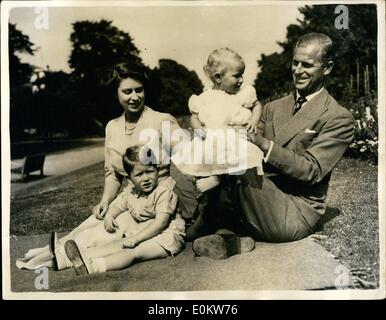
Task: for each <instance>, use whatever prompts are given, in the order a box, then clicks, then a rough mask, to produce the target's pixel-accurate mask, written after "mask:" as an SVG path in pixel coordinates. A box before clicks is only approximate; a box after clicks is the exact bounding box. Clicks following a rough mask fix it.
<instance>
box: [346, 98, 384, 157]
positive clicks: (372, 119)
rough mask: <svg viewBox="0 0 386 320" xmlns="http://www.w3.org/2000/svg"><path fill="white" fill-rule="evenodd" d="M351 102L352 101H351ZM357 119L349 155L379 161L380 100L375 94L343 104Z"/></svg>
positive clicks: (352, 99)
mask: <svg viewBox="0 0 386 320" xmlns="http://www.w3.org/2000/svg"><path fill="white" fill-rule="evenodd" d="M349 100H351V101H349ZM343 104H344V105H346V106H347V107H348V108H349V110H350V111H351V112H352V114H353V116H354V118H355V136H354V140H353V142H352V143H351V144H350V146H349V149H348V151H347V155H348V156H350V157H354V158H359V159H362V160H370V161H372V162H373V163H377V161H378V100H377V98H376V95H375V94H372V95H369V96H368V97H360V98H357V99H355V100H354V98H349V99H348V100H346V101H345V102H343Z"/></svg>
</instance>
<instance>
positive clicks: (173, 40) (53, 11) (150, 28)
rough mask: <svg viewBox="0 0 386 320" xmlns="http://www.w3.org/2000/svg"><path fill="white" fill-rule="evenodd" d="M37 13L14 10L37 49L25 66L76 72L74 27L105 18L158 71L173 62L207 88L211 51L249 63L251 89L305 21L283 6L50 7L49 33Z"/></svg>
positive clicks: (32, 9) (247, 73) (148, 4)
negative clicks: (263, 62) (262, 63)
mask: <svg viewBox="0 0 386 320" xmlns="http://www.w3.org/2000/svg"><path fill="white" fill-rule="evenodd" d="M35 10H36V8H35V7H28V8H26V7H23V8H12V9H11V11H10V15H9V17H10V19H9V20H10V22H11V23H15V24H16V26H17V28H18V29H19V30H21V31H22V32H23V33H24V34H26V35H28V36H29V38H30V41H31V42H32V43H34V44H35V45H36V47H38V50H37V51H36V52H35V54H34V56H28V55H22V56H21V58H22V60H23V61H24V62H28V63H31V64H33V65H35V66H38V67H45V66H46V65H48V66H49V67H50V69H51V70H55V71H57V70H63V71H66V72H69V71H71V69H70V67H69V65H68V59H69V56H70V53H71V42H70V40H69V39H70V34H71V32H72V23H74V22H76V21H82V20H90V21H99V20H101V19H106V20H111V21H112V24H113V25H114V26H116V27H117V28H119V29H121V30H123V31H125V32H128V33H129V34H130V36H131V37H132V38H133V39H134V44H135V45H136V46H137V48H138V49H139V50H140V56H141V58H142V59H143V61H144V62H145V63H146V64H147V65H148V66H150V67H151V68H154V67H155V66H158V60H159V59H173V60H175V61H177V62H178V63H180V64H183V65H184V66H185V67H187V68H188V69H189V70H194V71H196V72H197V74H198V76H199V77H200V79H201V81H202V82H203V83H204V84H205V85H207V84H209V82H208V80H207V78H206V76H205V74H204V72H203V70H202V68H203V65H204V64H205V63H206V60H207V57H208V55H209V54H210V52H212V51H213V50H214V49H216V48H221V47H229V48H231V49H233V50H235V51H237V52H238V53H239V54H240V55H241V56H242V57H243V58H244V60H245V64H246V71H245V74H244V81H245V83H249V84H252V83H253V82H254V80H255V78H256V74H257V72H258V66H257V60H258V59H259V58H260V57H261V54H271V53H273V52H277V51H280V47H279V45H278V44H277V42H278V41H283V40H285V38H286V27H287V25H289V24H291V23H297V21H296V19H297V18H301V14H300V13H299V11H298V9H297V5H293V4H291V3H288V4H283V2H281V4H280V5H272V4H270V5H267V4H264V5H262V4H259V5H257V4H252V5H251V4H248V5H241V4H236V3H230V4H226V5H219V4H217V5H215V4H213V3H212V4H208V3H207V4H206V5H204V4H203V3H200V4H199V5H197V3H193V4H192V3H190V5H186V4H185V5H181V4H179V5H175V4H173V5H161V4H159V3H156V2H146V3H144V2H142V3H139V4H138V2H137V5H136V6H133V5H129V6H122V4H119V6H112V5H111V4H110V5H108V6H106V5H104V6H98V7H85V6H84V5H83V6H81V7H79V6H78V7H75V6H73V7H48V9H47V10H48V11H47V12H48V15H47V17H48V20H47V21H48V25H47V26H48V28H47V29H44V28H43V29H42V28H36V21H37V19H39V18H40V17H41V11H38V12H35ZM38 10H39V9H38ZM39 21H41V20H39Z"/></svg>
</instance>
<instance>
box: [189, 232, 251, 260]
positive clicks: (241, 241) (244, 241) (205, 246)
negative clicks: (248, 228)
mask: <svg viewBox="0 0 386 320" xmlns="http://www.w3.org/2000/svg"><path fill="white" fill-rule="evenodd" d="M192 247H193V251H194V253H195V254H196V255H198V256H205V257H209V258H212V259H226V258H229V257H231V256H233V255H236V254H240V253H246V252H250V251H252V250H253V249H254V248H255V240H253V239H252V238H251V237H240V236H237V235H235V234H212V235H209V236H205V237H201V238H198V239H196V240H195V241H194V242H193V246H192Z"/></svg>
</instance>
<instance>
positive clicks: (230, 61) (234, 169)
mask: <svg viewBox="0 0 386 320" xmlns="http://www.w3.org/2000/svg"><path fill="white" fill-rule="evenodd" d="M244 70H245V63H244V61H243V59H242V58H241V56H240V55H239V54H237V53H236V52H234V51H232V50H230V49H228V48H222V49H217V50H215V51H213V52H212V53H211V54H210V55H209V58H208V61H207V64H206V65H205V66H204V71H205V72H206V74H207V75H208V77H209V78H210V80H211V81H212V83H213V88H212V89H209V90H206V91H204V92H203V93H202V94H200V95H199V96H196V95H193V96H192V97H191V98H190V100H189V109H190V111H191V113H192V116H191V125H192V128H193V129H195V130H194V132H195V134H196V135H195V137H194V138H193V140H192V141H191V142H190V143H188V144H187V145H185V147H183V148H182V149H181V150H179V152H178V153H177V154H176V155H174V156H173V157H172V158H171V159H172V161H173V162H174V164H175V165H176V166H177V168H178V169H179V170H180V171H181V172H182V173H184V174H188V175H192V176H196V177H197V180H196V186H197V189H198V190H199V191H200V192H205V191H208V190H210V189H212V188H214V187H216V186H217V185H218V184H219V177H218V175H222V174H238V173H240V172H241V173H242V172H244V171H245V170H246V169H249V168H254V167H256V171H257V174H258V175H262V174H263V170H262V159H263V152H262V151H261V150H260V149H259V148H258V147H257V146H255V145H253V144H252V143H250V142H248V141H246V133H247V131H248V132H249V133H257V124H258V122H259V120H260V117H261V113H262V106H261V104H260V103H259V101H258V100H257V97H256V92H255V89H254V88H253V87H252V86H250V85H247V86H243V87H242V86H241V85H242V84H243V74H244ZM232 126H233V127H232ZM241 127H242V128H243V129H245V131H244V134H241V132H240V131H237V130H236V129H235V128H241ZM218 129H220V130H223V132H224V135H223V136H222V137H221V135H220V137H221V139H223V140H222V141H225V144H224V143H221V142H222V141H220V140H219V139H220V138H219V136H218V135H216V133H218V132H219V131H218ZM229 133H233V134H236V136H235V138H234V139H231V138H230V137H232V135H229ZM224 137H225V138H224ZM192 150H193V153H192ZM202 150H204V152H202V155H201V151H202ZM198 154H199V155H198ZM208 154H210V155H213V156H212V157H211V158H212V159H213V160H214V161H212V162H211V163H208V161H207V159H208ZM192 159H194V160H192Z"/></svg>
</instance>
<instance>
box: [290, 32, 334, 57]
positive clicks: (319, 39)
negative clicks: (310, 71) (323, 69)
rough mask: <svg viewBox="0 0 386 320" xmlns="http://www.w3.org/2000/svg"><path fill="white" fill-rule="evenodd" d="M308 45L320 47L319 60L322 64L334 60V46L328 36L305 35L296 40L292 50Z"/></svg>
mask: <svg viewBox="0 0 386 320" xmlns="http://www.w3.org/2000/svg"><path fill="white" fill-rule="evenodd" d="M309 44H318V45H319V46H320V52H319V60H320V61H321V62H322V63H327V62H328V61H333V60H334V46H333V44H332V40H331V38H330V37H329V36H327V35H325V34H323V33H307V34H305V35H302V36H301V37H300V38H299V39H298V41H297V42H296V45H295V48H294V50H295V49H296V48H298V47H303V46H306V45H309Z"/></svg>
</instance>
